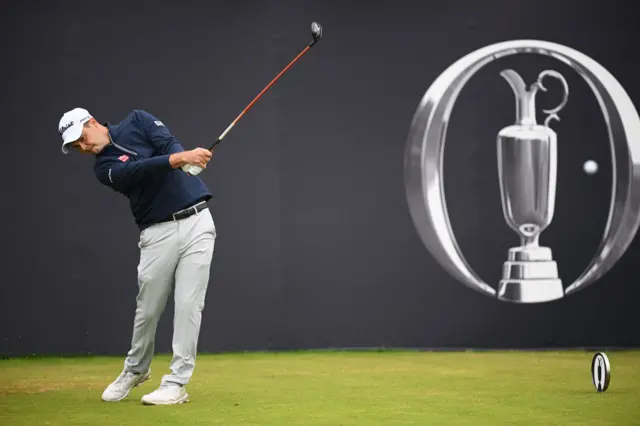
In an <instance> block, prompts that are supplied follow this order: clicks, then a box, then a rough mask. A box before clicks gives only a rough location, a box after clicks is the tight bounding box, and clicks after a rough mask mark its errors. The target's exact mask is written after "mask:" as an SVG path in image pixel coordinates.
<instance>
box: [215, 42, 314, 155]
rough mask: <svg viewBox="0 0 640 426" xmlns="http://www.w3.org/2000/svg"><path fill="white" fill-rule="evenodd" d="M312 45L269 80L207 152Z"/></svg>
mask: <svg viewBox="0 0 640 426" xmlns="http://www.w3.org/2000/svg"><path fill="white" fill-rule="evenodd" d="M312 45H313V43H312V44H310V45H308V46H307V47H305V48H304V49H303V50H302V52H300V53H299V54H298V56H296V57H295V58H294V59H293V60H292V61H291V62H289V65H287V66H286V67H284V69H283V70H282V71H280V73H279V74H278V75H277V76H275V78H274V79H273V80H271V82H270V83H269V84H267V86H266V87H265V88H264V89H262V91H261V92H260V93H258V96H256V97H255V98H254V99H253V100H252V101H251V103H250V104H249V105H247V107H246V108H245V109H244V110H242V112H241V113H240V114H239V115H238V116H237V117H236V119H235V120H233V121H232V122H231V124H230V125H229V127H227V128H226V130H225V131H224V132H222V134H221V135H220V136H219V137H218V140H216V141H215V142H214V143H213V145H211V147H210V148H209V150H212V149H213V148H214V147H215V146H216V145H217V144H218V143H220V142H221V141H222V139H223V138H224V137H225V136H226V135H227V133H229V132H230V131H231V129H232V128H233V126H235V125H236V123H237V122H238V121H239V120H240V119H241V118H242V116H243V115H245V114H246V113H247V111H249V110H250V109H251V107H252V106H253V105H254V104H255V103H256V102H257V101H258V99H260V97H262V95H264V94H265V92H266V91H267V90H269V88H270V87H271V86H273V85H274V84H275V82H276V81H278V79H279V78H280V77H282V75H283V74H284V73H285V72H287V70H288V69H289V68H291V67H292V66H293V64H295V63H296V62H297V61H298V60H299V59H300V58H301V57H302V55H304V54H305V53H307V51H308V50H309V49H310V48H311V46H312Z"/></svg>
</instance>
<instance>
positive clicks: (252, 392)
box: [0, 351, 640, 426]
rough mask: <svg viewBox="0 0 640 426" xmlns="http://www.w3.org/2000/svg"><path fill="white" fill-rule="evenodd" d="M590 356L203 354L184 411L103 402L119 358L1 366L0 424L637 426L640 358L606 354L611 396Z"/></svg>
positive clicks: (163, 368) (158, 366)
mask: <svg viewBox="0 0 640 426" xmlns="http://www.w3.org/2000/svg"><path fill="white" fill-rule="evenodd" d="M592 355H593V352H581V351H567V352H453V353H451V352H397V351H391V352H372V353H367V352H364V353H363V352H356V353H354V352H329V353H322V352H320V353H319V352H309V353H305V352H294V353H280V354H277V353H276V354H273V353H270V354H269V353H266V354H265V353H252V354H225V355H200V356H199V358H198V364H197V368H196V372H195V375H194V377H193V379H192V382H191V383H190V385H189V386H188V389H187V390H188V392H189V393H190V395H191V398H190V399H191V402H189V403H187V404H183V405H180V406H166V407H150V406H143V405H141V404H140V398H141V396H142V395H144V394H145V393H147V392H150V391H151V390H153V389H154V388H155V386H157V384H158V383H159V380H160V378H161V375H162V374H164V373H166V372H167V371H168V369H167V367H168V363H169V357H168V356H158V357H156V358H155V359H154V363H153V365H152V380H151V381H149V382H147V383H145V384H144V385H142V386H141V387H139V388H136V389H134V390H133V391H132V392H131V394H130V395H129V398H128V399H126V400H124V401H121V402H118V403H105V402H102V401H101V400H100V395H101V393H102V391H103V389H104V387H105V386H106V385H107V384H108V383H109V382H110V381H111V380H113V378H114V377H115V376H116V375H117V374H118V373H119V372H120V370H121V368H122V360H121V359H119V358H66V359H60V358H37V359H10V360H1V361H0V425H65V426H72V425H118V426H123V425H136V426H139V425H183V424H184V425H225V426H234V425H243V426H250V425H255V426H257V425H278V426H288V425H296V426H306V425H327V426H329V425H331V426H338V425H358V426H369V425H370V426H382V425H403V426H408V425H420V426H425V425H474V426H479V425H564V426H569V425H581V426H588V425H594V426H595V425H597V426H603V425H618V426H620V425H639V424H640V352H639V351H636V352H610V353H608V355H609V358H610V361H611V364H612V379H611V386H610V388H609V390H608V391H607V392H604V393H597V392H596V391H595V389H594V387H593V385H592V384H591V376H590V364H591V357H592Z"/></svg>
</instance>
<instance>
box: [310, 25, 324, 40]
mask: <svg viewBox="0 0 640 426" xmlns="http://www.w3.org/2000/svg"><path fill="white" fill-rule="evenodd" d="M311 35H312V36H313V43H311V44H312V45H313V44H315V43H316V42H317V41H318V40H320V37H322V26H320V24H318V23H317V22H313V23H312V24H311Z"/></svg>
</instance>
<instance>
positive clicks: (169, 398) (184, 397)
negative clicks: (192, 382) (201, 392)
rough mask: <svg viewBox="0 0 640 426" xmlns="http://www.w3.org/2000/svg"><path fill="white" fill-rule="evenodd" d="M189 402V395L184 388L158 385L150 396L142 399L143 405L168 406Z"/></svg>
mask: <svg viewBox="0 0 640 426" xmlns="http://www.w3.org/2000/svg"><path fill="white" fill-rule="evenodd" d="M188 401H189V394H188V393H187V390H186V389H185V388H184V386H179V385H168V384H167V385H160V387H159V388H158V389H156V390H154V391H153V392H151V393H150V394H147V395H145V396H143V397H142V403H143V404H145V405H170V404H182V403H183V402H188Z"/></svg>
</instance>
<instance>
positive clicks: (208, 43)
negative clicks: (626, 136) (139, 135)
mask: <svg viewBox="0 0 640 426" xmlns="http://www.w3.org/2000/svg"><path fill="white" fill-rule="evenodd" d="M5 3H6V2H5ZM211 3H212V4H207V5H205V3H204V2H188V1H181V2H180V7H179V8H178V7H177V6H165V5H162V4H159V3H156V2H153V3H152V2H126V3H125V2H121V3H116V2H114V1H110V2H109V3H108V4H106V3H105V4H104V5H102V6H100V7H95V6H94V7H90V6H88V5H87V3H86V2H70V1H67V2H64V3H59V4H53V3H50V2H38V3H35V4H34V3H33V2H32V3H30V4H29V5H26V4H19V2H17V1H13V2H8V3H6V5H5V7H4V10H3V14H2V17H1V18H0V43H2V50H3V52H4V55H3V61H2V63H3V65H2V69H1V72H2V79H1V80H0V87H1V88H2V89H1V93H2V103H1V104H0V117H2V124H3V129H2V130H3V132H2V136H3V139H4V143H3V146H4V157H3V162H4V167H3V169H2V183H3V195H4V197H3V201H2V209H1V210H0V211H1V213H0V215H1V218H2V223H3V224H4V229H5V231H4V239H3V241H4V250H5V254H4V255H3V257H2V270H3V278H4V279H3V282H2V286H0V324H1V327H2V328H1V329H0V330H1V333H0V353H2V354H13V355H15V354H28V353H71V352H73V353H75V352H91V353H105V354H106V353H113V354H124V353H125V352H126V350H127V349H128V345H129V339H130V333H131V327H132V318H133V313H134V306H135V300H134V299H135V295H136V276H135V274H136V266H137V261H138V248H137V245H136V243H137V239H138V235H137V230H136V228H135V225H134V223H133V220H132V218H131V216H130V213H129V211H128V205H127V200H126V199H125V198H123V197H121V196H119V195H118V194H116V193H114V192H111V191H110V190H109V189H108V188H106V187H103V186H101V185H100V184H99V183H98V182H97V180H96V179H95V178H94V176H93V174H92V163H93V160H92V158H87V157H82V156H79V155H69V156H63V155H62V154H61V152H60V139H59V136H58V134H57V132H56V127H57V123H58V120H59V118H60V116H61V114H62V113H63V112H64V111H67V110H68V109H71V108H73V107H76V106H82V107H85V108H87V109H89V111H91V112H92V113H93V114H94V115H95V117H96V118H98V119H99V120H101V121H106V120H109V121H111V122H117V121H118V120H120V119H122V118H123V117H124V116H125V115H126V114H127V113H128V112H129V111H130V110H132V109H134V108H141V109H146V110H148V111H150V112H152V113H154V114H155V115H157V116H158V117H160V118H161V119H162V120H163V121H164V122H165V123H166V124H167V125H168V126H169V128H170V130H171V131H172V132H173V133H174V134H175V135H176V136H177V137H178V138H179V139H180V140H181V141H182V143H183V144H184V146H185V147H186V148H193V147H196V146H205V145H208V144H209V143H210V142H211V141H213V140H214V139H215V138H216V137H217V136H218V135H219V134H220V132H222V131H223V130H224V129H225V128H226V127H227V125H228V124H229V123H230V121H231V120H232V119H233V118H234V117H235V116H236V115H237V114H238V113H239V112H240V111H241V110H242V109H243V108H244V107H245V105H247V103H248V102H249V101H250V100H251V99H253V97H254V96H255V95H256V94H257V93H258V92H259V91H260V90H261V89H262V88H263V87H264V86H265V85H266V84H267V83H268V82H269V81H270V80H271V78H272V77H273V76H275V75H276V74H277V73H278V72H279V71H280V70H281V69H282V67H283V66H284V65H286V64H287V63H288V62H289V61H290V60H291V59H292V58H293V57H294V56H295V55H296V54H297V53H298V52H299V51H300V50H301V49H302V48H303V47H304V46H305V44H306V43H307V42H308V41H309V25H310V23H311V22H312V21H314V20H316V21H318V22H320V23H321V24H322V25H323V26H324V38H323V40H322V41H321V42H320V43H319V44H318V45H317V46H316V47H314V49H313V50H312V51H311V52H309V54H307V55H306V56H305V57H304V58H303V59H302V60H301V61H300V62H299V63H297V64H296V65H295V66H294V68H292V69H291V70H290V72H288V73H287V74H286V75H285V76H284V77H283V78H282V79H281V80H280V81H279V82H278V83H277V84H276V85H275V86H274V87H273V88H272V89H271V90H270V91H269V92H268V93H267V94H266V95H265V96H264V97H263V99H261V100H260V101H259V103H258V104H256V106H255V107H254V108H253V109H252V110H251V111H250V112H249V113H248V114H247V115H246V116H245V117H244V118H243V119H242V120H241V122H240V123H239V124H238V125H237V126H236V127H235V128H234V129H233V131H232V132H231V133H230V134H229V135H228V136H227V138H225V141H224V142H223V143H222V144H221V145H220V147H219V149H217V151H216V153H215V156H214V160H213V163H212V165H211V167H210V168H209V169H207V170H206V171H205V172H204V173H203V174H202V175H201V177H202V178H203V179H204V181H205V182H206V183H207V185H208V186H209V188H210V189H211V190H212V191H213V192H214V194H215V200H214V202H213V203H212V213H213V215H214V220H215V222H216V225H217V228H218V233H219V237H218V240H217V247H216V253H215V257H214V263H213V266H212V280H211V285H210V288H209V292H208V297H207V306H206V308H205V314H204V318H203V323H202V331H201V343H200V349H201V350H202V351H227V350H252V349H268V348H271V349H279V348H310V347H354V346H383V345H384V346H403V347H407V346H419V347H540V346H544V347H554V346H600V345H608V346H639V345H640V334H639V333H638V331H637V324H638V313H637V312H638V310H637V307H636V306H637V300H638V297H639V296H640V286H638V285H637V283H636V277H637V272H636V264H637V263H638V260H640V246H639V245H638V243H637V242H635V243H634V244H632V246H631V247H630V248H629V251H628V252H627V254H626V255H625V256H624V257H623V258H622V260H621V261H620V262H619V263H618V264H617V266H616V267H615V268H614V269H613V270H612V271H611V272H610V273H609V274H607V275H606V276H605V277H604V278H603V279H602V280H601V282H600V283H597V284H595V285H593V286H591V287H589V288H588V289H586V290H584V291H582V292H579V293H578V294H576V295H575V296H572V297H570V298H567V299H565V300H561V301H557V302H553V303H547V304H542V305H530V306H518V305H511V304H505V303H501V302H498V301H495V300H491V299H488V298H486V297H484V296H482V295H479V294H476V293H475V292H472V291H471V290H468V289H467V288H465V287H463V286H462V285H461V284H459V283H457V282H455V281H454V280H453V279H452V278H450V277H449V276H448V275H447V274H446V273H445V272H444V271H443V270H442V269H441V268H440V267H439V265H438V264H437V263H436V262H435V261H434V260H433V259H432V258H431V257H430V255H429V253H428V252H427V250H426V249H425V248H424V246H423V245H422V243H421V242H420V240H419V238H418V236H417V233H416V232H415V229H414V226H413V223H412V221H411V218H410V216H409V211H408V208H407V204H406V201H405V193H404V181H403V158H404V148H405V141H406V136H407V132H408V130H409V124H410V122H411V119H412V116H413V113H414V112H415V109H416V107H417V104H418V102H419V101H420V99H421V97H422V96H423V94H424V92H425V90H426V89H427V88H428V87H429V85H430V84H431V82H432V81H433V80H434V79H435V78H436V77H437V76H438V74H439V73H440V72H442V71H443V70H444V69H445V68H446V67H448V66H449V65H450V64H451V63H452V62H454V61H455V60H456V59H458V58H460V57H461V56H463V55H464V54H466V53H469V52H470V51H472V50H475V49H477V48H479V47H482V46H484V45H487V44H490V43H493V42H497V41H503V40H508V39H515V38H540V39H545V40H549V41H554V42H558V43H562V44H566V45H568V46H571V47H573V48H576V49H578V50H580V51H582V52H583V53H586V54H587V55H589V56H591V57H593V58H594V59H596V60H597V61H599V62H600V63H601V64H603V65H604V66H605V67H606V68H608V69H609V70H610V71H611V72H612V73H613V74H614V75H615V76H616V77H617V78H618V79H619V81H620V82H621V83H622V84H623V85H624V86H625V88H626V89H627V91H628V93H629V94H630V96H631V97H632V99H634V100H637V99H640V83H639V82H638V79H637V76H638V75H639V73H640V61H639V59H638V57H639V56H638V52H637V48H636V46H637V40H638V39H639V31H638V29H637V23H636V22H634V21H633V20H631V19H630V18H629V17H630V16H632V12H631V7H633V6H632V4H631V2H629V3H628V4H626V2H623V1H620V2H614V1H607V2H602V1H599V2H595V1H594V2H570V1H554V2H549V1H519V2H513V1H509V0H504V1H483V2H478V1H471V0H469V1H452V2H442V1H437V2H436V1H422V2H399V1H380V2H378V3H377V4H375V5H374V4H373V2H367V3H364V2H355V1H331V2H330V1H289V2H284V1H267V0H261V1H238V0H233V1H226V2H222V1H218V2H211ZM167 4H168V3H167ZM507 66H509V67H514V68H515V69H516V70H518V72H519V73H520V74H522V75H523V77H525V79H526V80H527V81H530V80H531V79H532V78H534V77H535V76H536V75H537V73H538V72H539V71H541V70H542V69H544V68H547V67H549V66H553V67H555V68H556V69H558V70H559V71H561V72H563V74H564V75H565V77H566V78H567V79H568V81H569V84H570V87H571V94H570V98H569V103H568V105H567V107H566V108H565V110H564V111H563V113H562V121H561V122H559V123H557V124H556V125H555V126H554V128H555V129H556V131H557V132H558V135H559V141H558V150H559V151H558V155H559V172H558V192H557V201H556V214H555V217H554V221H553V223H552V225H551V226H550V227H549V229H548V231H547V232H546V233H545V234H543V237H542V243H543V244H545V245H548V246H550V247H552V249H553V253H554V257H555V259H556V260H557V261H558V263H559V265H560V273H561V276H562V278H563V279H564V280H565V281H571V280H572V279H574V278H575V277H577V276H578V275H579V274H580V272H582V270H583V269H584V267H585V266H586V265H587V263H588V261H589V260H590V258H591V256H592V255H593V254H594V253H595V249H596V246H597V244H598V241H599V237H600V234H601V232H602V230H603V228H604V224H605V221H606V213H607V205H608V204H607V203H608V200H609V196H610V185H611V176H610V175H611V167H610V166H609V165H608V162H609V161H610V154H609V152H608V150H607V143H606V134H605V127H604V123H603V122H602V117H601V114H600V112H599V110H598V107H597V104H596V101H595V99H594V98H593V96H592V95H591V93H590V92H589V90H588V87H587V86H586V84H585V83H584V82H582V81H581V80H580V79H579V78H578V77H577V76H575V75H573V74H571V72H570V71H569V70H567V68H566V67H563V66H560V65H559V64H557V63H553V62H551V61H545V60H543V59H542V58H540V57H535V58H534V57H523V58H510V59H506V60H504V61H503V62H500V63H494V64H491V65H490V66H488V67H486V68H485V69H483V70H482V71H481V72H480V73H479V74H478V75H477V76H476V77H474V78H473V79H472V80H471V81H470V82H469V84H468V86H467V87H466V89H465V91H464V92H463V93H462V94H461V96H460V98H459V101H458V103H457V106H456V109H455V110H454V113H453V117H452V121H451V127H450V131H449V138H448V148H447V152H446V155H445V170H446V173H447V179H448V180H447V184H446V185H447V188H446V189H447V194H448V199H447V202H448V203H449V210H450V214H451V218H452V222H453V226H454V229H455V231H456V235H457V237H458V238H459V241H460V244H461V246H462V249H463V250H464V253H465V255H466V256H467V257H468V259H469V261H470V263H471V265H472V266H473V267H474V268H476V270H477V271H478V272H479V273H480V274H481V276H482V277H483V278H484V279H485V280H486V281H488V282H490V283H494V282H497V280H498V279H499V276H500V267H501V265H502V262H503V261H504V260H505V258H506V253H507V250H508V248H509V247H511V246H513V245H515V244H517V242H518V241H517V238H516V236H515V234H514V233H513V232H512V231H510V230H509V229H508V227H507V226H506V224H505V223H504V219H503V217H502V211H501V208H500V201H499V192H498V190H497V180H496V161H495V135H496V133H497V132H498V131H499V130H500V129H501V128H502V127H504V126H506V125H508V124H510V123H511V122H512V121H513V117H514V111H513V95H512V93H511V90H510V88H509V87H508V85H507V84H506V82H505V81H504V80H502V79H501V78H500V77H499V76H498V72H499V71H500V69H502V68H504V67H507ZM550 85H551V87H552V90H551V91H550V93H549V94H548V95H546V94H545V95H542V96H539V98H538V99H540V100H539V104H540V105H541V106H551V105H555V103H556V102H557V100H558V97H557V94H558V93H559V92H555V93H556V94H554V90H556V89H557V87H556V86H553V82H551V83H550ZM636 104H637V102H636ZM587 159H595V160H597V161H598V162H599V164H600V171H599V173H597V174H596V175H595V176H587V175H585V174H584V173H583V172H582V170H581V166H582V163H583V162H584V161H585V160H587ZM171 311H172V303H170V304H169V305H168V308H167V310H166V313H165V316H164V317H163V319H162V320H161V324H160V327H159V329H158V344H157V349H158V350H159V351H169V350H170V342H171V321H172V312H171Z"/></svg>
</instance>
